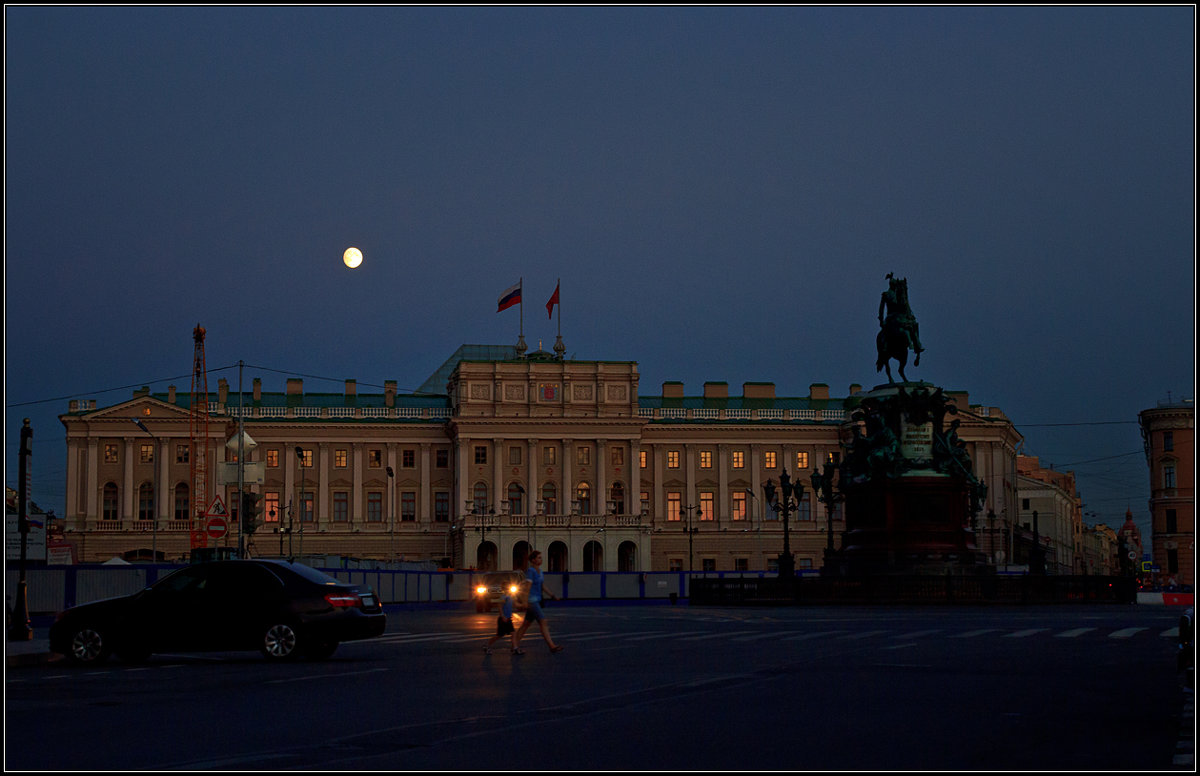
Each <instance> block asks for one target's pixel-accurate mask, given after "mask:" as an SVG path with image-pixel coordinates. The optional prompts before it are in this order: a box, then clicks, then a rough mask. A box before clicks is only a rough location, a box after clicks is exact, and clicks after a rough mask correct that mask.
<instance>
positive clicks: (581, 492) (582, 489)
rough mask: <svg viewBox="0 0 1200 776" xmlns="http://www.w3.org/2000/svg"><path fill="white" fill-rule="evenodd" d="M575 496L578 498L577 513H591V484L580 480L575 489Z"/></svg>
mask: <svg viewBox="0 0 1200 776" xmlns="http://www.w3.org/2000/svg"><path fill="white" fill-rule="evenodd" d="M575 498H577V499H579V514H581V515H590V514H591V513H592V486H591V485H588V484H587V483H586V482H581V483H579V485H578V486H577V487H576V489H575Z"/></svg>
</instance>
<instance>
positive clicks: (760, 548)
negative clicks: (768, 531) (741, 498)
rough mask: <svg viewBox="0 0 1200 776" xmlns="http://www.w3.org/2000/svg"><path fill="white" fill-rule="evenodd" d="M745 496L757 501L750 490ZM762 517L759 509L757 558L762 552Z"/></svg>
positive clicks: (749, 489)
mask: <svg viewBox="0 0 1200 776" xmlns="http://www.w3.org/2000/svg"><path fill="white" fill-rule="evenodd" d="M746 495H747V496H749V497H750V498H751V499H753V500H755V501H758V496H756V495H754V491H753V490H752V489H751V488H746ZM763 517H764V516H763V510H762V509H761V508H760V509H759V510H758V557H759V558H761V557H762V554H763V551H762V524H763ZM763 565H764V566H765V565H766V564H765V563H764V564H763Z"/></svg>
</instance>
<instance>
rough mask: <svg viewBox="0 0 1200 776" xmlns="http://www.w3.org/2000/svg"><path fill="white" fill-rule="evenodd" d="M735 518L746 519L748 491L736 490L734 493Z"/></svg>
mask: <svg viewBox="0 0 1200 776" xmlns="http://www.w3.org/2000/svg"><path fill="white" fill-rule="evenodd" d="M733 519H734V520H745V519H746V491H744V490H743V491H736V492H734V494H733Z"/></svg>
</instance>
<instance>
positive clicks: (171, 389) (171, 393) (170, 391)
mask: <svg viewBox="0 0 1200 776" xmlns="http://www.w3.org/2000/svg"><path fill="white" fill-rule="evenodd" d="M167 402H168V403H170V404H174V403H175V386H173V385H168V386H167Z"/></svg>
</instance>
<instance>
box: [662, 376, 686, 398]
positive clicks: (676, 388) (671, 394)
mask: <svg viewBox="0 0 1200 776" xmlns="http://www.w3.org/2000/svg"><path fill="white" fill-rule="evenodd" d="M662 395H663V398H664V399H682V398H683V383H681V382H679V381H678V380H668V381H667V382H665V383H663V384H662Z"/></svg>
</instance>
